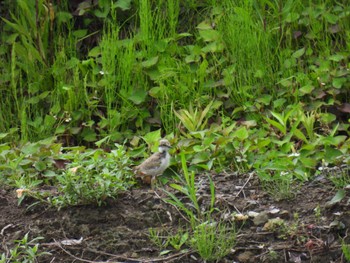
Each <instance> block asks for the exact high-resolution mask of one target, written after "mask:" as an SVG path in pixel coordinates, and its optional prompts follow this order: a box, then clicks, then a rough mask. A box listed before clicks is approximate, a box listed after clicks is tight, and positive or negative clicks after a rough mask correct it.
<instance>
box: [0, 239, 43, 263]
mask: <svg viewBox="0 0 350 263" xmlns="http://www.w3.org/2000/svg"><path fill="white" fill-rule="evenodd" d="M41 239H43V238H42V237H36V238H33V239H29V235H28V233H27V234H25V235H24V237H23V238H22V239H20V240H16V241H15V242H14V243H15V245H14V247H13V248H11V249H9V250H7V252H4V253H2V254H1V257H0V263H9V262H28V263H29V262H38V259H39V258H40V257H41V256H44V255H50V253H48V252H40V251H39V242H38V241H39V240H41Z"/></svg>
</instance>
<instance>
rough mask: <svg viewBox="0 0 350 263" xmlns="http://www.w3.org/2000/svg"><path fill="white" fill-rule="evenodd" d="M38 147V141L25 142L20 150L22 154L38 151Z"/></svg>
mask: <svg viewBox="0 0 350 263" xmlns="http://www.w3.org/2000/svg"><path fill="white" fill-rule="evenodd" d="M40 147H41V146H40V145H39V144H38V143H27V144H26V145H24V146H23V147H22V149H21V152H22V153H24V154H34V153H37V152H38V151H39V149H40Z"/></svg>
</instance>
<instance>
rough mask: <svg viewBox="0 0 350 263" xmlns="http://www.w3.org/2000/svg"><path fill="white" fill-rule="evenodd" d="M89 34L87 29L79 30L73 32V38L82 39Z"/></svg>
mask: <svg viewBox="0 0 350 263" xmlns="http://www.w3.org/2000/svg"><path fill="white" fill-rule="evenodd" d="M87 33H88V31H87V29H79V30H75V31H73V36H75V37H76V38H82V37H85V36H86V35H87Z"/></svg>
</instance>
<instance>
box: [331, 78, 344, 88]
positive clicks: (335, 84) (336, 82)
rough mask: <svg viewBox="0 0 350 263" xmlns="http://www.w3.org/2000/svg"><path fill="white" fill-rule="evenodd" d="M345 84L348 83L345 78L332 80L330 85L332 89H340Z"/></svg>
mask: <svg viewBox="0 0 350 263" xmlns="http://www.w3.org/2000/svg"><path fill="white" fill-rule="evenodd" d="M347 82H348V80H347V78H345V77H343V78H334V79H333V81H332V85H333V87H334V88H336V89H340V88H341V87H342V86H343V85H344V84H345V83H347Z"/></svg>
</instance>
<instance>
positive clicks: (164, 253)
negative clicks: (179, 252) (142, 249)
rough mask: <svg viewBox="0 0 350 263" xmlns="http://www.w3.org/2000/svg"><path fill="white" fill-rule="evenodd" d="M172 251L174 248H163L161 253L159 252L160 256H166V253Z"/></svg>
mask: <svg viewBox="0 0 350 263" xmlns="http://www.w3.org/2000/svg"><path fill="white" fill-rule="evenodd" d="M171 252H172V250H169V249H167V250H162V251H161V252H160V253H159V255H160V256H164V255H167V254H169V253H171Z"/></svg>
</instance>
